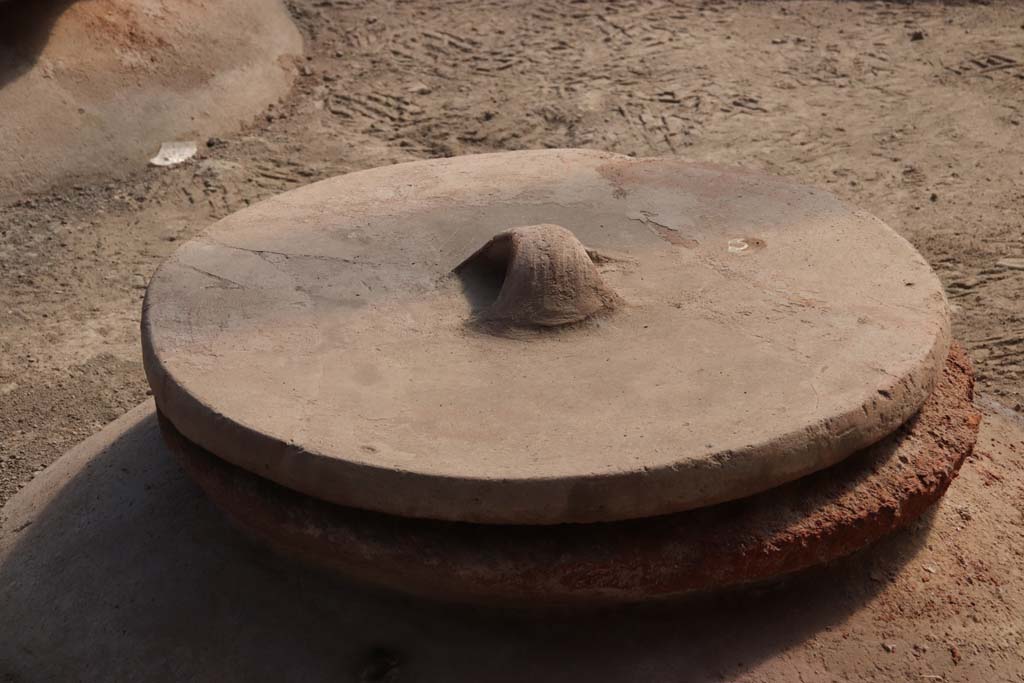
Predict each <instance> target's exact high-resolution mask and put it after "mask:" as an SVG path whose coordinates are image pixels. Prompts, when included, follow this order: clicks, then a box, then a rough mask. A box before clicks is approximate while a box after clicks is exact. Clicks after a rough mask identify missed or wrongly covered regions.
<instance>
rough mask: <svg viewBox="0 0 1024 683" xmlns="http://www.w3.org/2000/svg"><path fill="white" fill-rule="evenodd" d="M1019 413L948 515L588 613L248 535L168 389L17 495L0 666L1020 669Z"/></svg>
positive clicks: (894, 672)
mask: <svg viewBox="0 0 1024 683" xmlns="http://www.w3.org/2000/svg"><path fill="white" fill-rule="evenodd" d="M1022 453H1024V425H1022V424H1021V422H1020V421H1019V419H1015V418H1009V417H1004V416H991V417H988V418H986V420H985V421H984V422H983V423H982V428H981V435H980V440H979V443H978V446H977V448H976V450H975V454H974V456H973V457H972V458H970V460H969V461H968V462H967V463H966V464H965V465H964V467H963V469H962V471H961V474H960V476H959V477H958V478H957V480H956V481H955V482H954V483H953V485H952V486H951V487H950V489H949V492H948V493H947V495H946V496H945V497H944V498H943V499H942V501H941V502H940V504H939V506H938V508H937V509H936V511H935V512H934V513H933V514H931V515H928V516H926V517H925V518H923V520H922V521H920V522H919V523H917V524H916V525H915V526H914V527H912V528H911V529H910V530H909V532H908V533H899V534H896V535H895V536H893V537H890V538H889V539H887V540H886V541H883V542H882V543H881V544H880V545H878V546H876V547H874V548H873V549H872V550H871V551H870V552H867V553H863V554H859V555H857V556H855V557H853V558H850V560H849V561H847V562H844V563H841V564H839V565H838V566H836V567H833V568H831V569H829V570H827V571H822V572H819V573H814V574H811V575H808V576H807V577H805V578H801V579H798V580H794V581H792V582H791V583H789V584H785V585H783V586H780V587H775V588H773V589H770V590H766V591H760V592H744V593H739V594H730V595H726V596H723V597H720V598H717V599H712V600H708V601H703V602H697V603H690V604H686V603H684V604H680V605H674V606H666V607H664V608H661V609H658V610H635V609H634V610H609V611H600V612H588V613H584V614H581V615H579V616H576V617H573V616H571V615H565V614H558V613H548V614H537V615H531V614H509V613H502V612H485V611H474V610H468V609H460V608H456V607H452V606H448V605H432V604H429V603H423V602H418V601H414V600H405V599H400V598H396V597H393V596H388V595H381V594H377V593H375V592H373V591H371V590H368V589H365V588H361V587H355V586H350V585H346V584H344V583H341V582H337V581H335V580H332V579H331V578H330V577H326V576H323V575H320V574H317V573H314V572H311V571H306V570H303V569H302V568H301V567H300V566H297V565H296V564H294V563H293V562H288V561H283V560H279V559H277V558H275V557H273V556H271V555H270V554H269V553H267V552H265V551H263V550H261V549H260V548H259V547H257V546H253V545H250V544H249V543H247V542H245V541H244V539H243V537H241V536H240V535H239V534H238V533H237V532H235V531H234V530H233V529H232V528H230V527H229V526H228V525H227V523H226V522H225V521H224V520H223V518H222V517H221V515H220V514H219V513H218V512H217V511H216V509H215V508H214V507H213V506H212V505H211V504H210V503H209V502H208V501H207V500H206V499H205V497H204V496H203V494H202V493H201V491H200V490H199V488H198V487H196V486H195V485H194V484H192V483H191V482H190V481H189V480H188V479H187V477H186V475H185V473H184V472H183V471H182V470H181V468H180V467H179V466H178V464H177V463H176V462H175V460H174V458H173V457H172V456H171V455H170V454H169V453H168V452H167V451H166V449H165V447H164V446H163V441H162V440H161V438H160V436H159V433H158V428H157V425H156V420H155V418H154V414H153V409H152V403H148V404H145V405H143V406H140V407H139V409H137V410H134V411H132V412H131V413H130V414H128V415H126V416H125V417H124V418H123V419H121V420H120V421H119V422H118V423H116V424H114V425H112V426H111V427H110V428H108V429H106V430H104V431H103V432H102V433H100V434H98V435H96V436H95V437H93V438H91V439H90V440H89V441H88V442H87V443H85V444H83V445H82V446H80V447H77V448H76V449H74V450H73V451H72V452H71V453H69V454H68V456H67V457H64V458H61V459H60V460H59V461H58V462H57V463H56V464H55V465H54V466H53V467H52V468H50V469H48V470H47V471H46V472H45V473H43V474H42V475H40V476H39V477H38V478H37V479H36V480H35V481H34V482H33V483H32V484H31V485H30V486H29V487H28V488H27V489H26V490H25V491H23V492H22V493H21V494H20V495H19V496H17V497H15V498H14V499H12V500H11V501H10V502H9V503H8V504H7V506H6V507H5V508H4V510H3V513H4V515H5V517H6V519H5V520H4V521H3V526H2V528H0V605H3V614H4V624H5V626H7V625H11V624H17V625H18V626H17V627H16V628H4V632H3V634H4V637H3V638H0V672H2V673H3V674H6V680H7V681H12V682H21V681H24V682H31V681H39V680H78V681H109V680H168V679H173V680H190V681H193V680H194V681H225V680H227V681H263V680H282V679H287V680H310V681H323V680H333V681H337V680H340V681H358V682H360V683H363V682H380V681H388V682H393V683H394V682H403V681H418V682H424V683H426V682H432V681H437V682H442V681H444V682H450V681H467V682H468V681H473V682H477V681H487V682H488V683H491V682H501V681H509V682H512V681H516V682H519V681H524V680H535V681H545V682H546V681H565V682H569V681H580V680H585V681H601V682H605V681H616V682H620V681H621V682H623V683H626V682H631V681H636V680H638V679H642V680H645V681H664V682H665V683H669V682H672V683H675V682H676V681H680V680H685V681H692V682H694V683H703V682H705V681H729V682H732V683H763V682H766V681H771V682H773V683H791V682H793V681H806V682H810V683H819V682H821V683H824V682H831V681H876V682H878V683H891V682H893V681H946V682H951V683H952V682H965V681H971V682H976V683H996V682H1000V683H1002V682H1009V681H1016V682H1018V683H1019V681H1020V680H1021V674H1022V672H1024V617H1022V615H1024V590H1022V580H1021V579H1022V577H1021V572H1022V570H1021V567H1022V566H1024V523H1022V511H1024V496H1022V493H1024V470H1022V468H1021V467H1020V463H1019V461H1020V458H1021V454H1022Z"/></svg>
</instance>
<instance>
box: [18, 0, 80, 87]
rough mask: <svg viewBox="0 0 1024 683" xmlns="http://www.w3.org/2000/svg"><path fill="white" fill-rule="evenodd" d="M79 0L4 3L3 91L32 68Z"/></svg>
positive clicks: (26, 0)
mask: <svg viewBox="0 0 1024 683" xmlns="http://www.w3.org/2000/svg"><path fill="white" fill-rule="evenodd" d="M77 1H78V0H6V2H4V1H3V0H0V88H2V87H4V86H5V85H7V83H9V82H11V81H13V80H15V79H17V78H18V77H19V76H21V75H22V74H23V73H25V72H26V71H28V70H29V69H31V68H32V67H33V66H34V65H35V63H36V61H37V60H38V59H39V55H40V54H41V53H42V51H43V48H45V47H46V43H47V41H48V40H49V38H50V31H51V30H52V29H53V25H54V24H56V23H57V19H59V18H60V15H61V14H63V13H64V10H66V9H67V8H68V7H70V6H71V5H73V4H74V3H75V2H77Z"/></svg>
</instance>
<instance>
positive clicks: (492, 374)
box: [142, 150, 949, 524]
mask: <svg viewBox="0 0 1024 683" xmlns="http://www.w3.org/2000/svg"><path fill="white" fill-rule="evenodd" d="M142 332H143V351H144V360H145V365H146V371H147V374H148V377H149V381H150V384H151V385H152V387H153V393H154V396H155V398H156V402H157V405H158V407H159V409H160V410H161V411H162V412H163V414H164V415H165V416H166V417H167V418H168V419H169V420H170V421H171V422H172V423H173V424H174V426H175V427H176V428H177V429H178V430H179V431H180V432H181V433H182V434H183V435H184V436H185V437H187V438H188V439H190V440H191V441H193V442H195V443H197V444H199V445H201V446H203V447H204V448H206V449H207V450H209V451H211V452H213V453H215V454H217V455H218V456H220V457H221V458H223V459H225V460H227V461H229V462H232V463H235V464H237V465H239V466H241V467H244V468H246V469H248V470H250V471H252V472H254V473H256V474H258V475H260V476H263V477H266V478H268V479H271V480H273V481H276V482H278V483H280V484H282V485H284V486H287V487H289V488H292V489H294V490H297V491H300V492H302V493H305V494H308V495H310V496H314V497H317V498H321V499H323V500H327V501H331V502H334V503H339V504H343V505H349V506H353V507H358V508H364V509H370V510H377V511H381V512H387V513H392V514H396V515H403V516H412V517H427V518H434V519H446V520H461V521H470V522H486V523H527V524H549V523H559V522H591V521H599V520H620V519H627V518H635V517H645V516H651V515H658V514H665V513H669V512H676V511H681V510H686V509H691V508H696V507H701V506H705V505H709V504H712V503H717V502H721V501H725V500H731V499H736V498H740V497H744V496H748V495H750V494H753V493H755V492H758V491H762V490H765V489H768V488H771V487H773V486H777V485H779V484H781V483H784V482H786V481H790V480H792V479H795V478H797V477H800V476H803V475H805V474H808V473H810V472H813V471H815V470H819V469H821V468H824V467H827V466H829V465H831V464H833V463H835V462H837V461H839V460H842V459H843V458H844V457H846V456H847V455H849V454H851V453H853V452H854V451H857V450H859V449H861V448H864V447H865V446H868V445H870V444H871V443H874V442H875V441H877V440H878V439H880V438H882V437H883V436H885V435H886V434H888V433H890V432H892V431H893V430H894V429H895V428H896V427H897V426H898V425H900V424H901V423H902V422H904V421H905V420H906V419H907V418H908V417H909V416H910V415H912V414H913V413H914V412H915V411H916V410H917V409H918V408H919V407H920V405H921V404H922V403H923V402H924V400H925V398H926V397H927V396H928V394H929V392H930V390H931V387H932V384H933V381H934V379H935V378H936V377H937V376H938V373H939V370H940V368H941V365H942V362H943V360H944V359H945V356H946V352H947V350H948V346H949V322H948V314H947V309H946V302H945V298H944V296H943V292H942V288H941V286H940V284H939V282H938V280H937V279H936V277H935V275H934V274H933V273H932V271H931V270H930V269H929V267H928V265H927V263H925V261H924V259H922V257H921V256H920V255H919V254H918V253H917V252H916V251H915V250H914V249H913V248H912V247H911V246H910V245H909V244H908V243H907V242H906V241H904V240H903V239H902V238H900V237H899V236H897V235H896V234H895V233H894V232H893V231H892V230H891V229H890V228H888V227H887V226H886V225H885V224H884V223H882V222H881V221H879V220H878V219H877V218H874V217H873V216H871V215H869V214H867V213H865V212H863V211H859V210H856V209H852V208H850V207H847V206H845V205H844V204H842V203H841V202H839V201H838V200H837V199H836V198H835V197H833V196H832V195H830V194H828V193H826V192H823V191H821V190H818V189H815V188H809V187H803V186H800V185H796V184H794V183H791V182H788V181H785V180H781V179H777V178H772V177H767V176H763V175H758V174H753V173H747V172H743V171H738V170H734V169H724V168H719V167H712V166H707V165H701V164H691V163H685V162H682V161H678V160H668V159H639V160H638V159H631V158H628V157H622V156H617V155H612V154H606V153H600V152H593V151H583V150H551V151H532V152H515V153H505V154H489V155H480V156H468V157H458V158H453V159H440V160H431V161H422V162H415V163H409V164H401V165H397V166H391V167H387V168H380V169H373V170H370V171H364V172H360V173H353V174H350V175H346V176H341V177H338V178H333V179H330V180H326V181H323V182H320V183H316V184H314V185H311V186H308V187H305V188H302V189H299V190H295V191H293V192H288V193H286V194H283V195H280V196H278V197H275V198H273V199H270V200H267V201H265V202H262V203H260V204H258V205H256V206H253V207H251V208H249V209H246V210H244V211H241V212H239V213H236V214H234V215H232V216H229V217H227V218H225V219H224V220H222V221H220V222H219V223H217V224H216V225H214V226H213V227H212V228H211V229H209V230H208V231H207V232H206V233H204V234H203V235H202V236H200V237H198V238H197V239H195V240H192V241H190V242H188V243H186V244H185V245H184V246H182V247H181V249H179V250H178V252H176V253H175V254H174V255H173V256H172V257H171V258H170V259H169V260H168V261H167V262H166V263H165V264H164V265H163V266H162V267H161V268H160V270H159V271H158V272H157V273H156V275H155V276H154V277H153V280H152V282H151V284H150V288H149V292H148V294H147V297H146V303H145V309H144V316H143V330H142Z"/></svg>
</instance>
